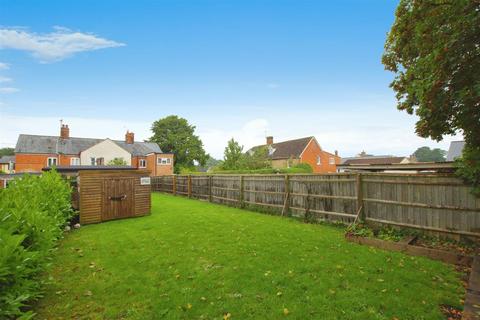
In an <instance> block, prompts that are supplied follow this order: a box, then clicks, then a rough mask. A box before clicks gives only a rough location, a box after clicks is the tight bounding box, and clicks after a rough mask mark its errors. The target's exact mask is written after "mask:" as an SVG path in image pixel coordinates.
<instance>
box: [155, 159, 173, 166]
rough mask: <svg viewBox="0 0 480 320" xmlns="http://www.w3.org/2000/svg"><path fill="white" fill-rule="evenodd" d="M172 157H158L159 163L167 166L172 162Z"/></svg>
mask: <svg viewBox="0 0 480 320" xmlns="http://www.w3.org/2000/svg"><path fill="white" fill-rule="evenodd" d="M171 161H172V159H170V158H157V164H159V165H162V166H166V165H169V164H170V163H171Z"/></svg>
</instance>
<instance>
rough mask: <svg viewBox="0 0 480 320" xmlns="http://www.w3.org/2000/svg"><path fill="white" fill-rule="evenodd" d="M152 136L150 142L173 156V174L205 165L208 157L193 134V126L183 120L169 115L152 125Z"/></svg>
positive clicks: (201, 144)
mask: <svg viewBox="0 0 480 320" xmlns="http://www.w3.org/2000/svg"><path fill="white" fill-rule="evenodd" d="M152 132H153V136H152V137H151V138H150V141H152V142H156V143H158V145H159V146H160V148H161V149H162V151H163V152H172V153H173V154H174V155H175V172H176V173H178V172H180V171H181V170H182V169H185V168H194V167H195V165H196V164H198V165H201V166H203V165H205V161H206V160H207V158H208V155H207V154H206V153H205V150H204V149H203V143H202V141H201V140H200V138H199V137H198V136H196V135H195V134H194V133H195V126H193V125H190V124H189V123H188V121H187V120H186V119H184V118H180V117H178V116H175V115H171V116H168V117H165V118H162V119H159V120H157V121H155V122H154V123H153V124H152Z"/></svg>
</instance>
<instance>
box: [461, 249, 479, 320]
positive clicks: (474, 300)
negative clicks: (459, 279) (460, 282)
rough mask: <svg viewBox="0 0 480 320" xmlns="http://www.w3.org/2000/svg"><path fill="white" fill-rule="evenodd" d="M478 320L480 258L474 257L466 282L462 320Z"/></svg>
mask: <svg viewBox="0 0 480 320" xmlns="http://www.w3.org/2000/svg"><path fill="white" fill-rule="evenodd" d="M477 319H480V257H479V256H475V258H474V259H473V264H472V271H471V272H470V279H469V280H468V287H467V294H466V296H465V303H464V305H463V314H462V320H477Z"/></svg>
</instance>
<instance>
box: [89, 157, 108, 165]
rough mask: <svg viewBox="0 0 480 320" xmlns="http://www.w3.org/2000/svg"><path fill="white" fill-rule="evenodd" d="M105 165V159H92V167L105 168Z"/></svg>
mask: <svg viewBox="0 0 480 320" xmlns="http://www.w3.org/2000/svg"><path fill="white" fill-rule="evenodd" d="M104 163H105V161H104V159H103V158H95V157H91V158H90V165H92V166H103V165H104Z"/></svg>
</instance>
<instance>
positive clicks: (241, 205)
mask: <svg viewBox="0 0 480 320" xmlns="http://www.w3.org/2000/svg"><path fill="white" fill-rule="evenodd" d="M243 190H244V181H243V175H240V199H239V200H240V207H241V208H243V207H245V203H244V202H243V193H244V192H243Z"/></svg>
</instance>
